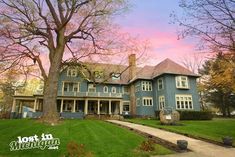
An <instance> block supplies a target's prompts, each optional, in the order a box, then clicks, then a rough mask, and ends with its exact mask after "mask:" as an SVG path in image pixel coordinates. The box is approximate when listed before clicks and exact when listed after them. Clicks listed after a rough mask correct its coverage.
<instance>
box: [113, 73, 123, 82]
mask: <svg viewBox="0 0 235 157" xmlns="http://www.w3.org/2000/svg"><path fill="white" fill-rule="evenodd" d="M111 77H112V80H120V79H121V74H120V73H112V74H111Z"/></svg>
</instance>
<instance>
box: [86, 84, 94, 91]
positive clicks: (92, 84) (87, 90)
mask: <svg viewBox="0 0 235 157" xmlns="http://www.w3.org/2000/svg"><path fill="white" fill-rule="evenodd" d="M89 85H93V87H92V88H94V89H95V91H94V92H91V93H96V87H94V84H88V88H87V91H88V92H90V91H89V89H90V88H89Z"/></svg>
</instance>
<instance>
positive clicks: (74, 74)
mask: <svg viewBox="0 0 235 157" xmlns="http://www.w3.org/2000/svg"><path fill="white" fill-rule="evenodd" d="M67 76H70V77H77V69H75V68H68V70H67Z"/></svg>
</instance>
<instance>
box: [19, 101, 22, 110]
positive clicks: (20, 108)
mask: <svg viewBox="0 0 235 157" xmlns="http://www.w3.org/2000/svg"><path fill="white" fill-rule="evenodd" d="M19 113H22V102H20V107H19Z"/></svg>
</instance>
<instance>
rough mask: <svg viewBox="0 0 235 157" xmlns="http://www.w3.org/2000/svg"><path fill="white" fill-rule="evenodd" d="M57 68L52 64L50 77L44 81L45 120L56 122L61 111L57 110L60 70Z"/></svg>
mask: <svg viewBox="0 0 235 157" xmlns="http://www.w3.org/2000/svg"><path fill="white" fill-rule="evenodd" d="M56 69H57V68H55V67H53V66H51V68H50V72H49V75H48V79H47V80H45V83H44V97H43V117H42V120H43V122H46V123H50V124H52V123H56V122H57V121H58V120H59V113H58V112H57V89H58V76H59V71H58V70H56Z"/></svg>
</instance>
